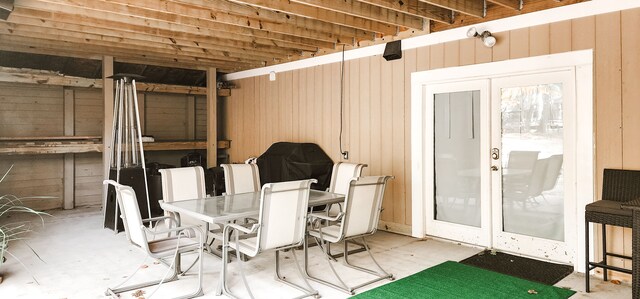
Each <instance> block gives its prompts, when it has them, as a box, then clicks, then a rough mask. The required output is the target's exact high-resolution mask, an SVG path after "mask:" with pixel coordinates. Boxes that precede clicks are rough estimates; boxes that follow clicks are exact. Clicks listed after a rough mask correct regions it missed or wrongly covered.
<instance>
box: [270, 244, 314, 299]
mask: <svg viewBox="0 0 640 299" xmlns="http://www.w3.org/2000/svg"><path fill="white" fill-rule="evenodd" d="M290 251H291V255H292V256H293V260H294V261H295V264H296V269H297V270H298V275H299V276H300V278H302V281H303V282H304V283H305V285H306V286H301V285H299V284H296V283H293V282H291V281H288V280H287V279H286V278H285V277H284V276H282V275H281V274H280V250H276V280H278V281H280V282H282V283H284V284H286V285H288V286H291V287H294V288H296V289H298V290H300V291H302V292H303V293H304V294H303V295H301V296H298V297H295V299H299V298H306V297H314V298H319V297H320V295H319V293H318V291H317V290H315V289H314V288H313V287H312V286H311V285H310V284H309V281H308V280H307V278H306V277H305V276H304V274H303V273H302V269H301V268H300V263H299V262H298V258H297V257H296V254H295V252H294V249H293V248H291V249H290Z"/></svg>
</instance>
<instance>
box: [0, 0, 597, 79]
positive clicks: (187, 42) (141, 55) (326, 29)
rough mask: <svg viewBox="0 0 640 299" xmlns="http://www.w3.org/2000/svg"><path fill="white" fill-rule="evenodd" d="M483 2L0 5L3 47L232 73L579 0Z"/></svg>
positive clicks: (213, 0)
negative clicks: (4, 10)
mask: <svg viewBox="0 0 640 299" xmlns="http://www.w3.org/2000/svg"><path fill="white" fill-rule="evenodd" d="M487 1H488V2H487V3H488V5H485V4H486V3H485V1H484V0H339V1H336V0H163V1H157V0H0V7H4V6H7V7H8V6H10V7H11V9H12V11H11V14H10V15H8V16H7V20H6V22H3V21H2V20H0V39H1V40H2V44H0V50H5V51H14V52H25V53H39V54H48V55H60V56H67V57H82V58H95V59H100V57H102V56H104V55H110V56H114V59H115V60H116V61H121V62H128V63H137V64H148V65H162V66H177V67H183V68H184V67H188V68H197V69H204V68H207V67H216V68H217V69H219V70H222V71H236V70H244V69H249V68H254V67H258V66H263V65H272V64H278V63H282V62H287V61H293V60H298V59H302V58H306V57H311V56H315V55H323V54H327V53H333V52H335V51H338V48H337V47H336V46H337V45H339V44H343V45H344V44H346V45H349V46H350V47H349V48H351V46H353V47H359V46H361V45H370V44H375V43H382V42H385V41H387V40H389V39H388V38H389V37H393V38H394V39H400V38H405V37H408V36H414V35H420V34H426V32H427V30H425V29H426V25H429V31H439V30H444V29H448V28H453V27H457V26H464V25H470V24H474V23H478V22H484V21H488V20H494V19H498V18H504V17H508V16H512V15H515V14H522V13H527V12H531V11H537V10H541V9H546V8H550V7H557V6H562V5H570V4H573V3H577V2H582V1H586V0H563V1H561V2H557V1H555V0H528V1H526V3H524V4H525V6H524V7H522V10H516V9H520V8H521V5H522V2H521V1H520V0H487ZM494 3H495V4H494ZM9 4H10V5H9ZM3 5H4V6H3ZM485 13H486V16H485Z"/></svg>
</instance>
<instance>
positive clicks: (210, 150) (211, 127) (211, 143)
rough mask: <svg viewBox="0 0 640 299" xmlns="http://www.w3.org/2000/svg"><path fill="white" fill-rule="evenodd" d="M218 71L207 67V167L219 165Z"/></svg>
mask: <svg viewBox="0 0 640 299" xmlns="http://www.w3.org/2000/svg"><path fill="white" fill-rule="evenodd" d="M216 83H217V73H216V69H215V68H209V69H207V168H211V167H216V166H218V126H217V124H218V111H217V110H218V107H217V106H218V102H217V101H218V95H217V93H216V88H217V87H216V85H217V84H216Z"/></svg>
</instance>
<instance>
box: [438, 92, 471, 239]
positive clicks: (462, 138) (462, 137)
mask: <svg viewBox="0 0 640 299" xmlns="http://www.w3.org/2000/svg"><path fill="white" fill-rule="evenodd" d="M434 109H435V110H434V111H435V118H434V122H435V124H434V130H435V132H434V136H435V140H434V144H435V149H434V153H435V157H434V165H435V182H434V184H435V198H436V200H435V201H434V202H435V203H434V204H435V209H434V210H435V211H436V215H435V219H436V220H441V221H447V222H453V223H457V224H464V225H470V226H475V227H480V91H479V90H475V91H464V92H454V93H442V94H436V95H435V96H434Z"/></svg>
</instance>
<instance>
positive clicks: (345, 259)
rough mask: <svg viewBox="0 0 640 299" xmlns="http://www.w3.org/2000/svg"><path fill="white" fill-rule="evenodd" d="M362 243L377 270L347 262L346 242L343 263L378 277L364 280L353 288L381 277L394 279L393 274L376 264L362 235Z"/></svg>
mask: <svg viewBox="0 0 640 299" xmlns="http://www.w3.org/2000/svg"><path fill="white" fill-rule="evenodd" d="M362 245H363V246H364V248H365V251H366V252H367V253H368V254H369V257H370V258H371V260H372V261H373V263H374V264H375V265H376V267H378V270H379V271H377V272H376V271H373V270H370V269H367V268H363V267H359V266H356V265H353V264H351V263H349V254H348V252H347V250H346V243H345V255H344V262H345V265H346V266H348V267H351V268H353V269H356V270H360V271H363V272H366V273H369V274H372V275H375V276H378V278H377V279H374V280H371V281H367V282H365V283H363V284H361V285H358V286H356V287H354V289H357V288H359V287H362V286H365V285H368V284H371V283H374V282H377V281H380V280H383V279H389V280H393V279H394V278H393V274H389V273H387V271H385V270H384V269H382V267H381V266H380V264H378V261H376V259H375V258H374V257H373V254H371V250H369V245H368V244H367V241H366V240H365V238H364V237H362Z"/></svg>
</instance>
